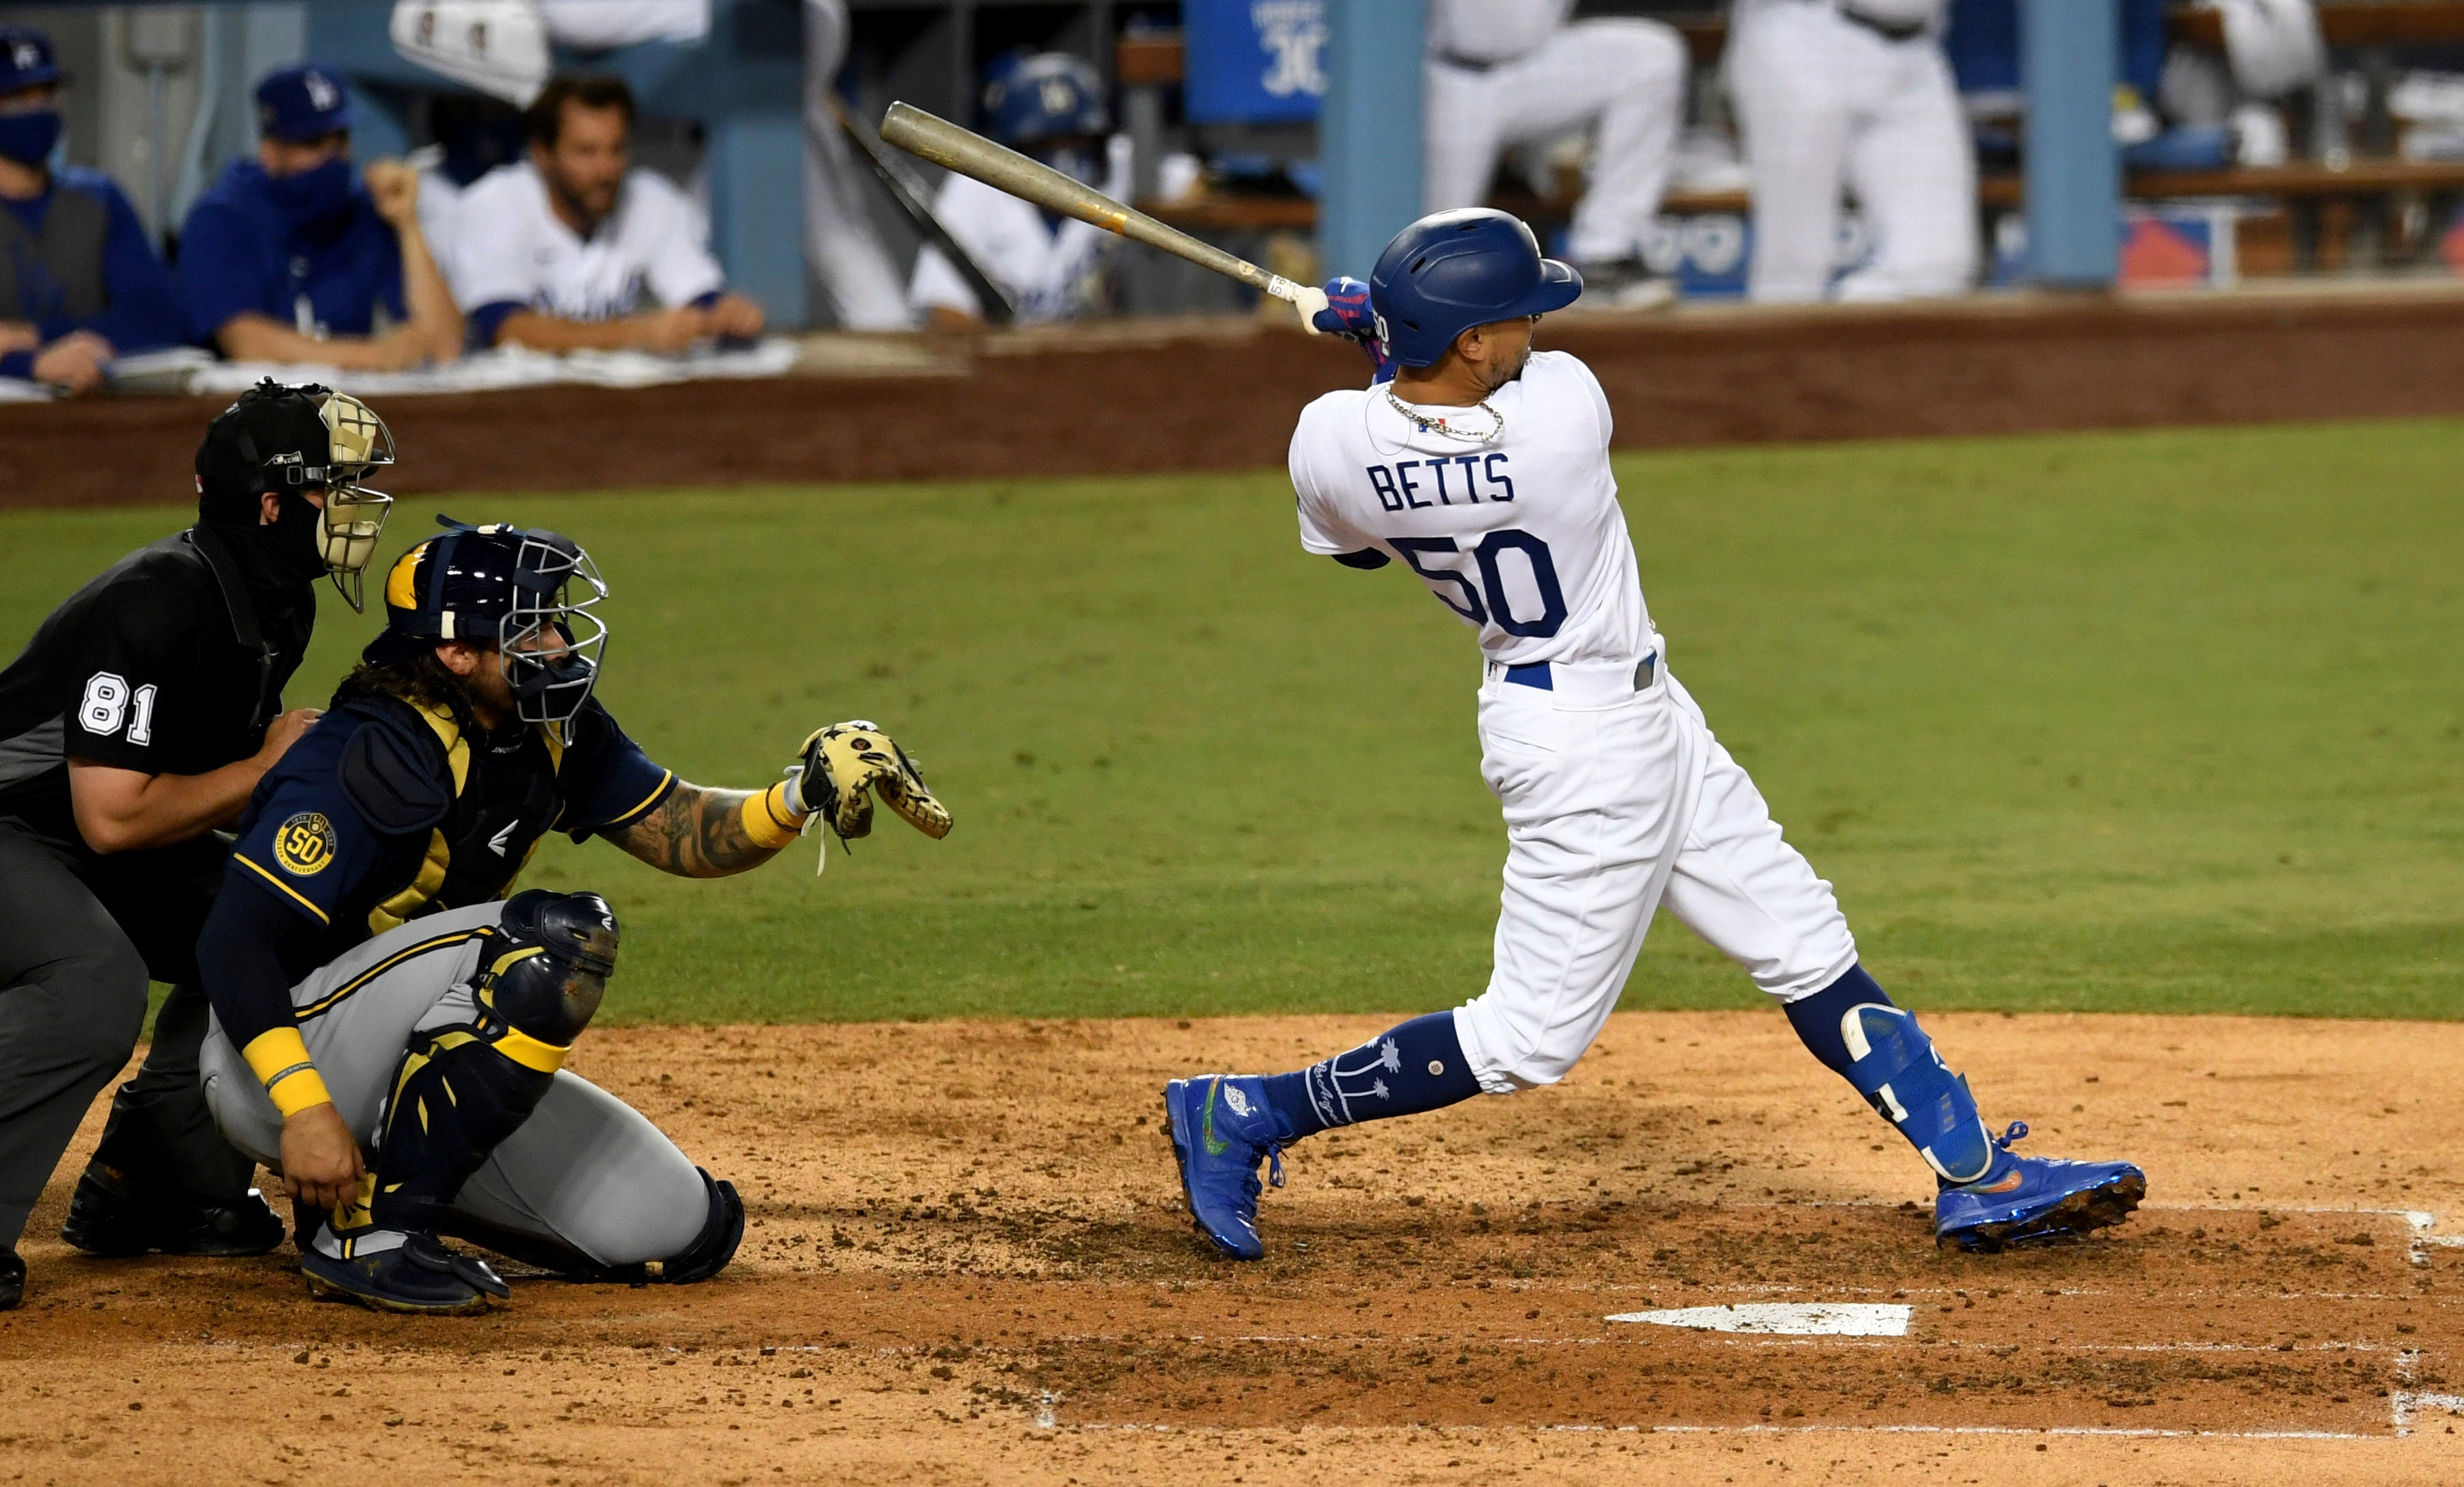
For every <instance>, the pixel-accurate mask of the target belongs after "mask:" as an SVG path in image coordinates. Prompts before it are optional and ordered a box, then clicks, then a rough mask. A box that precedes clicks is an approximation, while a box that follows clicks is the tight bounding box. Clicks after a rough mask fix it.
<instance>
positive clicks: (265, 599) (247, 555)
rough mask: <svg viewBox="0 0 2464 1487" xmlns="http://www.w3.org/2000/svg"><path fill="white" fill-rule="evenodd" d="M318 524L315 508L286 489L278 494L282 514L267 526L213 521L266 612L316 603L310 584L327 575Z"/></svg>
mask: <svg viewBox="0 0 2464 1487" xmlns="http://www.w3.org/2000/svg"><path fill="white" fill-rule="evenodd" d="M317 525H318V511H317V508H316V507H314V506H312V505H310V504H308V501H307V499H306V498H304V497H301V496H297V495H294V494H292V493H291V492H288V491H285V492H284V493H283V495H282V514H281V515H280V516H279V517H277V518H276V519H275V522H273V524H271V525H265V524H261V523H260V522H254V521H252V522H246V523H242V522H238V521H236V520H231V519H225V520H221V521H216V522H213V527H214V529H215V530H216V531H218V532H220V533H222V534H223V535H224V536H225V537H226V538H228V539H230V541H231V546H232V548H233V549H234V550H236V551H237V553H238V554H239V560H240V563H241V565H242V566H245V567H246V568H247V569H248V586H249V589H250V591H251V592H252V593H253V594H254V595H255V596H256V602H257V606H258V608H260V609H262V610H268V611H269V612H287V611H289V610H293V609H296V608H297V607H299V606H302V605H312V604H314V603H315V602H316V600H315V597H314V591H313V590H312V589H311V588H309V587H308V586H309V585H311V584H314V583H315V582H316V581H317V580H319V579H320V578H322V577H324V576H325V557H324V554H323V553H322V552H320V551H319V543H318V532H317Z"/></svg>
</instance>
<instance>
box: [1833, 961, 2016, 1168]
mask: <svg viewBox="0 0 2464 1487" xmlns="http://www.w3.org/2000/svg"><path fill="white" fill-rule="evenodd" d="M1839 1036H1840V1039H1841V1041H1843V1042H1845V1043H1846V1044H1847V1045H1848V1056H1849V1059H1850V1062H1849V1065H1848V1068H1847V1070H1846V1074H1847V1076H1848V1082H1849V1083H1850V1084H1852V1085H1854V1086H1856V1090H1857V1093H1858V1094H1859V1095H1862V1096H1864V1097H1865V1102H1866V1103H1867V1104H1870V1105H1872V1106H1873V1107H1874V1109H1875V1111H1876V1112H1877V1113H1878V1114H1880V1115H1881V1117H1882V1118H1883V1119H1884V1120H1886V1121H1890V1122H1891V1123H1892V1124H1893V1125H1896V1126H1898V1127H1899V1129H1900V1134H1901V1135H1903V1136H1904V1137H1906V1138H1907V1139H1908V1144H1909V1145H1912V1146H1914V1147H1916V1149H1917V1155H1919V1156H1921V1157H1923V1158H1925V1165H1927V1166H1930V1167H1932V1168H1933V1169H1934V1172H1935V1174H1936V1175H1937V1176H1939V1177H1940V1178H1941V1179H1942V1180H1943V1181H1944V1182H1946V1183H1954V1184H1955V1183H1972V1182H1974V1181H1975V1180H1976V1179H1978V1178H1980V1177H1983V1176H1984V1175H1985V1172H1986V1169H1987V1168H1989V1167H1991V1165H1993V1141H1992V1136H1991V1133H1990V1132H1988V1131H1987V1130H1986V1129H1985V1122H1984V1121H1982V1120H1980V1119H1978V1117H1977V1114H1976V1099H1975V1097H1973V1096H1971V1095H1969V1093H1968V1080H1967V1078H1966V1077H1965V1076H1961V1075H1956V1074H1953V1073H1951V1072H1950V1068H1949V1066H1948V1065H1947V1064H1945V1063H1944V1062H1943V1061H1942V1055H1941V1054H1937V1053H1935V1052H1934V1051H1933V1039H1931V1038H1929V1037H1927V1036H1925V1030H1924V1029H1923V1028H1920V1027H1918V1026H1917V1020H1916V1018H1915V1017H1913V1016H1911V1015H1910V1014H1909V1013H1907V1012H1906V1011H1904V1010H1901V1009H1899V1008H1897V1007H1890V1006H1886V1005H1882V1004H1879V1003H1873V1002H1864V1003H1859V1005H1857V1006H1855V1007H1851V1008H1850V1009H1848V1010H1847V1011H1846V1012H1844V1013H1842V1014H1841V1016H1840V1018H1839Z"/></svg>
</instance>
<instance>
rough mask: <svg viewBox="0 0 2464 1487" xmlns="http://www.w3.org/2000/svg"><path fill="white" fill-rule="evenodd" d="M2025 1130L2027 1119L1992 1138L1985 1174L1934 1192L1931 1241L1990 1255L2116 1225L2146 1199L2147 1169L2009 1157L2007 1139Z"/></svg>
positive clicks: (2009, 1150)
mask: <svg viewBox="0 0 2464 1487" xmlns="http://www.w3.org/2000/svg"><path fill="white" fill-rule="evenodd" d="M2027 1134H2028V1122H2026V1121H2012V1122H2011V1128H2010V1129H2009V1130H2007V1131H2005V1132H2003V1133H2002V1134H2001V1135H2000V1136H1997V1137H1995V1138H1994V1139H1993V1147H1994V1150H1993V1165H1991V1166H1990V1167H1988V1168H1986V1169H1985V1175H1984V1176H1983V1177H1980V1178H1978V1179H1977V1180H1976V1181H1974V1182H1972V1183H1962V1184H1961V1185H1960V1186H1958V1187H1946V1188H1944V1189H1943V1190H1942V1191H1941V1192H1940V1193H1938V1194H1936V1195H1935V1197H1934V1200H1933V1234H1934V1243H1936V1244H1938V1245H1941V1246H1943V1247H1944V1248H1946V1249H1948V1248H1951V1247H1954V1246H1955V1247H1957V1248H1959V1249H1962V1250H1967V1251H1969V1252H1971V1253H1978V1254H1993V1253H1994V1252H1996V1251H1999V1250H2003V1249H2007V1248H2009V1247H2010V1246H2012V1245H2016V1244H2028V1243H2032V1242H2035V1241H2037V1240H2044V1239H2058V1238H2068V1237H2075V1236H2077V1235H2079V1234H2083V1233H2086V1232H2089V1231H2090V1230H2096V1229H2103V1228H2105V1227H2107V1226H2108V1225H2113V1224H2119V1223H2121V1222H2122V1221H2123V1219H2125V1218H2128V1217H2129V1216H2130V1210H2133V1209H2135V1208H2137V1207H2139V1200H2141V1199H2142V1198H2145V1197H2146V1196H2147V1174H2146V1173H2145V1172H2143V1171H2141V1170H2139V1168H2137V1167H2135V1166H2133V1165H2130V1164H2129V1163H2127V1162H2066V1161H2062V1160H2060V1159H2058V1158H2054V1157H2022V1156H2017V1155H2015V1154H2013V1152H2012V1150H2011V1143H2013V1142H2014V1141H2017V1140H2019V1139H2020V1138H2021V1137H2024V1136H2026V1135H2027Z"/></svg>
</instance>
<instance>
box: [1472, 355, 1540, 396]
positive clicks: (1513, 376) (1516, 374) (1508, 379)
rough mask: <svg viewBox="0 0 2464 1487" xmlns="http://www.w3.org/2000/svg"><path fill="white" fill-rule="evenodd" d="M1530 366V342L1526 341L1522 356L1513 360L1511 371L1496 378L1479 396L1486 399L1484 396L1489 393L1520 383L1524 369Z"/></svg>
mask: <svg viewBox="0 0 2464 1487" xmlns="http://www.w3.org/2000/svg"><path fill="white" fill-rule="evenodd" d="M1530 365H1531V343H1530V342H1529V341H1527V342H1525V343H1523V354H1522V355H1521V356H1518V357H1516V358H1515V359H1514V366H1513V369H1512V370H1510V371H1508V372H1507V373H1506V374H1505V375H1504V376H1502V377H1500V378H1498V379H1497V380H1496V381H1495V382H1492V383H1490V384H1489V385H1488V388H1487V389H1486V390H1485V391H1484V392H1482V393H1481V396H1482V397H1486V396H1488V395H1489V393H1491V392H1495V391H1496V390H1497V389H1498V388H1503V387H1506V386H1507V385H1508V384H1511V383H1517V382H1521V381H1522V380H1523V373H1524V371H1525V369H1526V368H1528V367H1529V366H1530Z"/></svg>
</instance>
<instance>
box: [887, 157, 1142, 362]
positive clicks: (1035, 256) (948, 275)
mask: <svg viewBox="0 0 2464 1487" xmlns="http://www.w3.org/2000/svg"><path fill="white" fill-rule="evenodd" d="M1105 156H1106V164H1105V170H1104V183H1103V187H1102V190H1103V192H1104V194H1105V195H1107V196H1110V197H1111V198H1112V199H1113V200H1114V201H1122V200H1126V199H1127V198H1128V196H1129V194H1130V138H1129V136H1128V135H1125V134H1116V135H1114V136H1113V137H1112V138H1111V141H1110V142H1109V143H1108V144H1107V146H1106V150H1105ZM933 215H935V217H938V218H939V219H940V221H941V225H942V226H943V227H944V228H947V229H948V230H949V233H950V235H951V236H952V237H953V238H955V239H957V244H958V246H959V247H961V248H964V249H965V250H967V253H968V255H969V256H971V257H973V258H974V259H975V260H976V266H977V267H979V268H980V269H982V270H983V271H984V277H987V278H989V279H991V280H992V281H993V282H994V283H996V284H998V285H1000V286H1001V288H1002V289H1004V290H1006V291H1008V293H1009V297H1010V299H1011V300H1015V301H1016V302H1017V304H1018V318H1019V320H1020V322H1023V323H1032V322H1037V321H1055V320H1060V319H1062V318H1063V317H1065V316H1067V315H1070V314H1073V313H1075V312H1076V311H1078V310H1080V309H1082V308H1084V307H1085V306H1086V303H1087V299H1088V296H1087V289H1088V281H1089V278H1090V277H1091V276H1093V274H1094V273H1095V271H1096V269H1097V268H1098V267H1099V266H1100V265H1101V262H1102V259H1103V255H1104V253H1105V251H1106V250H1107V249H1109V248H1110V247H1111V245H1112V244H1114V243H1116V242H1118V241H1120V239H1119V238H1117V237H1115V236H1113V235H1112V234H1111V233H1107V232H1105V231H1104V230H1103V229H1102V228H1100V227H1096V226H1094V225H1093V224H1091V223H1087V222H1081V221H1078V220H1077V219H1076V218H1074V217H1073V218H1067V219H1065V220H1063V221H1062V222H1060V223H1059V224H1058V225H1055V224H1053V223H1051V222H1047V221H1046V220H1045V216H1044V212H1043V211H1042V210H1041V209H1039V208H1038V207H1036V206H1035V205H1034V204H1033V203H1032V202H1027V201H1023V200H1021V199H1020V198H1018V197H1016V196H1012V195H1011V194H1010V193H1009V192H1007V191H1004V190H1001V189H1000V188H998V187H991V186H986V185H985V184H984V183H982V182H981V181H978V180H975V179H973V178H971V177H968V176H963V175H959V174H957V172H956V171H953V172H951V174H950V176H949V178H948V179H947V180H944V181H943V182H942V183H941V189H940V191H939V192H938V193H937V194H936V195H935V197H934V198H933ZM907 298H908V299H909V300H912V301H913V303H914V305H915V307H916V308H917V309H919V310H923V309H931V308H932V307H934V306H935V305H939V306H942V307H943V308H946V309H952V310H957V311H958V312H960V313H961V314H965V315H973V316H977V317H981V316H982V314H983V313H984V311H983V306H982V305H981V304H979V303H978V302H977V300H976V291H975V288H974V286H972V285H970V284H969V283H968V282H967V281H966V279H965V278H963V277H960V276H959V273H958V271H957V268H955V267H953V266H952V264H951V262H950V260H949V259H948V258H946V257H944V256H942V255H941V250H939V249H938V248H935V247H934V246H932V245H931V244H929V243H928V244H926V245H925V247H924V251H923V252H921V253H919V254H917V255H915V273H914V276H913V278H912V279H911V280H910V281H909V283H908V287H907Z"/></svg>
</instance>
